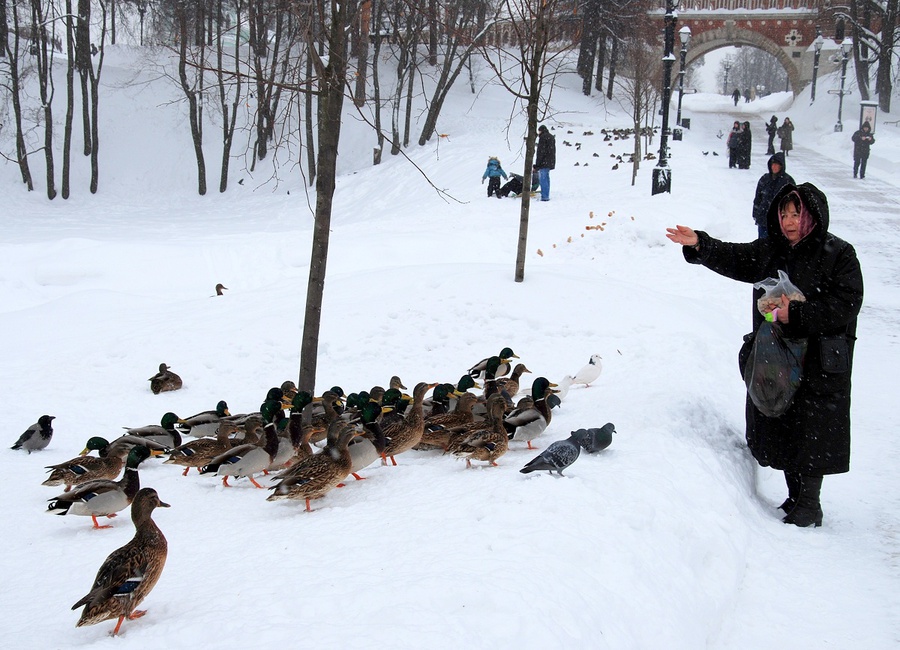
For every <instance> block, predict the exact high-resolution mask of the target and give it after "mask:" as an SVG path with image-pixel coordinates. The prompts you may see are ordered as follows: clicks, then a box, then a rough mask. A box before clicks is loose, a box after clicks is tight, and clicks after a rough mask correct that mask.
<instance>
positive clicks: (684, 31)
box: [675, 25, 691, 126]
mask: <svg viewBox="0 0 900 650" xmlns="http://www.w3.org/2000/svg"><path fill="white" fill-rule="evenodd" d="M678 38H680V39H681V69H680V70H679V71H678V114H677V115H676V116H675V124H676V125H678V126H681V99H682V98H683V97H684V62H685V59H686V58H687V47H688V43H690V42H691V28H690V27H688V26H687V25H685V26H684V27H682V28H681V29H679V30H678Z"/></svg>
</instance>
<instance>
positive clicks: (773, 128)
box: [766, 115, 778, 156]
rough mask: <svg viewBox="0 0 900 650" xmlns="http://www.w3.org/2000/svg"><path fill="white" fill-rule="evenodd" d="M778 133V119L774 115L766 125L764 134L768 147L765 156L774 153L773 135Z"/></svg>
mask: <svg viewBox="0 0 900 650" xmlns="http://www.w3.org/2000/svg"><path fill="white" fill-rule="evenodd" d="M777 131H778V118H777V117H775V116H774V115H773V116H772V119H771V120H769V123H768V124H766V133H767V134H768V135H769V146H768V148H767V149H766V155H767V156H771V155H772V154H774V153H775V134H776V133H777Z"/></svg>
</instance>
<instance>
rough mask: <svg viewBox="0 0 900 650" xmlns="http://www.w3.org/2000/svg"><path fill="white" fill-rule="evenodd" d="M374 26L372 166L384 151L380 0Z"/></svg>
mask: <svg viewBox="0 0 900 650" xmlns="http://www.w3.org/2000/svg"><path fill="white" fill-rule="evenodd" d="M375 2H376V3H377V4H376V5H375V24H376V25H378V26H379V28H378V29H376V30H375V44H374V47H373V48H372V49H373V55H372V101H373V102H374V104H375V137H376V138H377V141H378V144H377V146H376V147H375V152H374V155H373V157H372V164H373V165H380V164H381V154H382V152H383V151H384V134H383V133H382V132H381V82H380V81H379V71H380V69H381V67H380V65H379V62H380V61H381V41H382V39H381V29H380V25H381V19H382V16H383V15H384V3H383V1H382V0H375Z"/></svg>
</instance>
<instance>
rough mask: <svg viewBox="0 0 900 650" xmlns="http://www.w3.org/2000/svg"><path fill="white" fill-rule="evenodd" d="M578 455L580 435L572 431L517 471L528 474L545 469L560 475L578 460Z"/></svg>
mask: <svg viewBox="0 0 900 650" xmlns="http://www.w3.org/2000/svg"><path fill="white" fill-rule="evenodd" d="M579 455H581V442H580V436H579V434H578V432H577V431H573V432H572V433H571V435H570V436H569V437H568V438H566V439H565V440H557V441H556V442H554V443H553V444H551V445H550V446H549V447H547V448H546V449H545V450H544V451H542V452H541V453H540V454H539V455H538V456H536V457H535V458H533V459H532V460H530V461H529V462H528V463H527V464H526V465H525V467H523V468H522V469H520V470H519V471H520V472H522V473H523V474H528V473H530V472H537V471H541V470H547V471H548V472H550V473H551V474H552V473H553V472H556V473H557V474H559V475H560V476H562V475H563V470H564V469H566V468H567V467H569V465H571V464H572V463H574V462H575V461H576V460H578V456H579Z"/></svg>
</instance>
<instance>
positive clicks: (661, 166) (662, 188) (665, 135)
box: [651, 0, 678, 194]
mask: <svg viewBox="0 0 900 650" xmlns="http://www.w3.org/2000/svg"><path fill="white" fill-rule="evenodd" d="M677 20H678V16H677V15H676V13H675V2H674V0H666V16H665V25H666V33H665V45H664V48H665V51H664V53H663V58H662V62H663V92H662V125H661V127H660V136H659V162H658V163H657V165H656V167H654V168H653V188H652V191H651V194H660V193H662V192H671V191H672V171H671V170H670V169H669V163H668V160H667V159H668V148H669V104H670V103H671V101H672V63H673V62H674V61H675V55H674V54H673V53H672V50H673V48H674V47H675V22H676V21H677Z"/></svg>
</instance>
